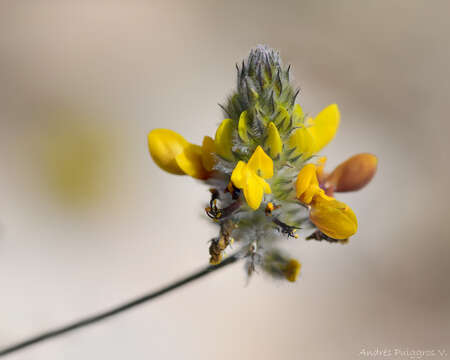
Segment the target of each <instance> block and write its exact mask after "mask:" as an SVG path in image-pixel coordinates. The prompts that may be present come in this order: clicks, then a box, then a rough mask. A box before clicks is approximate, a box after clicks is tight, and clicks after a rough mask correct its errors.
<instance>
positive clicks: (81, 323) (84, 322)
mask: <svg viewBox="0 0 450 360" xmlns="http://www.w3.org/2000/svg"><path fill="white" fill-rule="evenodd" d="M239 258H240V257H239V253H235V254H234V255H231V256H229V257H227V258H225V259H224V260H223V261H222V262H221V263H220V264H218V265H215V266H206V267H204V268H203V269H200V270H199V271H197V272H195V273H193V274H192V275H189V276H187V277H185V278H183V279H180V280H178V281H175V282H174V283H172V284H170V285H168V286H165V287H163V288H161V289H159V290H156V291H154V292H151V293H149V294H145V295H143V296H141V297H138V298H136V299H134V300H130V301H128V302H126V303H123V304H122V305H119V306H116V307H115V308H112V309H110V310H107V311H104V312H102V313H99V314H95V315H92V316H89V317H86V318H84V319H81V320H78V321H75V322H73V323H71V324H68V325H66V326H63V327H60V328H57V329H54V330H50V331H47V332H44V333H42V334H40V335H36V336H33V337H31V338H29V339H27V340H24V341H20V342H18V343H16V344H14V345H11V346H8V347H5V348H4V349H0V357H2V356H6V355H8V354H11V353H13V352H16V351H19V350H21V349H24V348H27V347H29V346H31V345H33V344H37V343H40V342H43V341H45V340H49V339H51V338H54V337H57V336H60V335H63V334H65V333H68V332H70V331H73V330H76V329H80V328H82V327H85V326H88V325H91V324H94V323H97V322H99V321H101V320H104V319H106V318H109V317H111V316H114V315H117V314H119V313H121V312H123V311H126V310H129V309H131V308H134V307H135V306H138V305H141V304H143V303H145V302H147V301H150V300H153V299H155V298H157V297H159V296H161V295H164V294H165V293H168V292H170V291H172V290H175V289H177V288H179V287H181V286H183V285H186V284H188V283H190V282H192V281H194V280H197V279H200V278H201V277H203V276H205V275H208V274H210V273H212V272H214V271H216V270H219V269H221V268H223V267H225V266H227V265H230V264H232V263H234V262H236V261H237V260H238V259H239Z"/></svg>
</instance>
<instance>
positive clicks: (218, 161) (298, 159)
mask: <svg viewBox="0 0 450 360" xmlns="http://www.w3.org/2000/svg"><path fill="white" fill-rule="evenodd" d="M236 67H237V90H236V92H235V93H234V94H232V95H231V96H230V97H229V98H228V100H227V103H226V105H225V106H223V107H222V108H223V110H224V113H225V115H226V119H225V120H223V121H222V122H221V124H220V125H219V127H218V129H217V131H216V134H215V137H214V139H213V138H211V137H209V136H205V137H204V139H203V143H202V145H195V144H191V143H189V142H188V141H186V140H185V139H184V138H183V137H182V136H181V135H179V134H177V133H175V132H173V131H171V130H167V129H155V130H152V131H151V132H150V133H149V135H148V142H149V150H150V154H151V156H152V158H153V160H154V161H155V162H156V164H157V165H158V166H159V167H160V168H162V169H163V170H165V171H167V172H169V173H172V174H177V175H189V176H191V177H193V178H196V179H200V180H203V181H204V182H206V183H207V184H209V185H210V186H211V188H210V192H211V199H210V202H209V205H208V206H207V207H206V209H205V210H206V214H207V215H208V216H209V217H210V218H211V219H212V220H213V221H214V222H215V223H217V224H218V225H219V226H220V232H219V235H218V237H216V238H214V239H212V240H211V243H210V247H209V253H210V262H211V264H218V263H220V261H221V260H222V258H223V256H224V253H225V251H226V250H227V248H228V247H229V246H230V245H231V244H232V243H233V242H234V241H236V243H238V244H241V248H242V249H243V251H244V253H245V254H246V258H247V263H246V264H247V269H248V273H249V274H252V273H253V271H254V270H255V269H256V268H257V267H259V268H261V269H262V270H264V271H266V272H268V273H269V274H271V275H272V276H275V277H280V278H285V279H287V280H289V281H295V280H296V278H297V276H298V274H299V271H300V263H299V262H298V261H297V260H295V259H292V258H290V257H289V256H288V255H286V254H285V253H284V252H282V251H281V250H280V249H279V248H278V247H277V244H278V242H279V241H283V238H286V237H292V238H299V235H298V234H297V233H296V232H297V230H298V229H312V233H311V234H310V235H309V236H308V237H307V238H306V239H316V240H325V241H329V242H340V243H344V242H346V241H347V240H348V238H349V237H350V236H352V235H354V234H355V233H356V230H357V227H358V224H357V219H356V216H355V214H354V212H353V211H352V209H351V208H350V207H349V206H348V205H346V204H344V203H342V202H340V201H338V200H336V199H335V198H334V197H333V196H334V193H335V192H340V191H353V190H358V189H360V188H362V187H363V186H364V185H366V184H367V183H368V182H369V181H370V180H371V178H372V177H373V175H374V174H375V171H376V167H377V158H376V157H375V156H374V155H371V154H358V155H355V156H353V157H351V158H350V159H348V160H347V161H345V162H344V163H342V164H341V165H339V166H338V167H337V168H336V169H335V170H334V171H333V172H331V173H330V174H326V173H325V172H324V165H325V161H326V159H325V158H324V157H320V158H319V157H317V156H316V154H317V153H319V152H320V151H321V150H322V149H323V148H324V147H325V146H326V145H327V144H328V143H329V142H330V141H331V140H332V139H333V138H334V136H335V133H336V131H337V129H338V126H339V121H340V113H339V109H338V107H337V105H335V104H333V105H329V106H327V107H326V108H325V109H323V110H322V111H321V112H320V113H319V114H318V115H316V116H315V117H311V116H308V115H306V114H305V113H304V112H303V110H302V108H301V107H300V105H298V104H296V102H295V101H296V97H297V95H298V93H299V90H295V89H294V88H293V87H292V85H291V83H290V66H289V67H287V68H286V67H283V65H282V63H281V60H280V58H279V55H278V53H277V52H275V51H273V50H271V49H268V48H267V47H264V46H260V47H257V48H256V49H254V50H252V51H251V53H250V55H249V58H248V60H247V61H246V62H244V61H243V62H242V65H240V66H236Z"/></svg>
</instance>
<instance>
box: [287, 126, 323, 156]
mask: <svg viewBox="0 0 450 360" xmlns="http://www.w3.org/2000/svg"><path fill="white" fill-rule="evenodd" d="M288 145H289V147H290V148H296V153H297V154H302V155H303V156H302V157H303V158H304V159H306V158H309V157H310V156H311V155H313V154H314V149H315V148H316V144H315V140H314V137H313V136H312V134H311V131H310V129H309V128H306V127H304V126H302V127H301V128H299V129H297V130H295V131H294V133H293V134H292V135H291V136H290V138H289V140H288Z"/></svg>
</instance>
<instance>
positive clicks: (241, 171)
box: [231, 161, 248, 189]
mask: <svg viewBox="0 0 450 360" xmlns="http://www.w3.org/2000/svg"><path fill="white" fill-rule="evenodd" d="M247 171H248V169H247V164H246V163H245V162H243V161H239V162H238V163H237V165H236V167H235V168H234V170H233V172H232V173H231V182H232V183H233V184H234V186H236V187H237V188H238V189H243V188H244V187H245V184H246V179H247Z"/></svg>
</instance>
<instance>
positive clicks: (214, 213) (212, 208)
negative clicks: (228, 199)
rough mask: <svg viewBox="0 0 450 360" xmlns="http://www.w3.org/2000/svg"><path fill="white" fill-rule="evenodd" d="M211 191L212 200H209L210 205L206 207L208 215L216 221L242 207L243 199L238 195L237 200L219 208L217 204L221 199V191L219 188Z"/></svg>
mask: <svg viewBox="0 0 450 360" xmlns="http://www.w3.org/2000/svg"><path fill="white" fill-rule="evenodd" d="M209 191H210V192H211V200H210V202H209V206H208V207H207V208H205V211H206V215H208V217H209V218H211V219H213V220H214V221H218V220H219V219H220V220H221V219H224V218H226V217H227V216H230V215H231V214H232V213H234V212H235V211H236V210H238V209H239V208H240V207H241V204H242V200H241V199H240V198H239V197H238V198H237V200H236V201H234V202H232V203H231V204H230V205H228V206H227V207H225V208H219V207H218V206H217V201H218V199H219V197H220V196H219V191H218V190H217V189H210V190H209Z"/></svg>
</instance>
